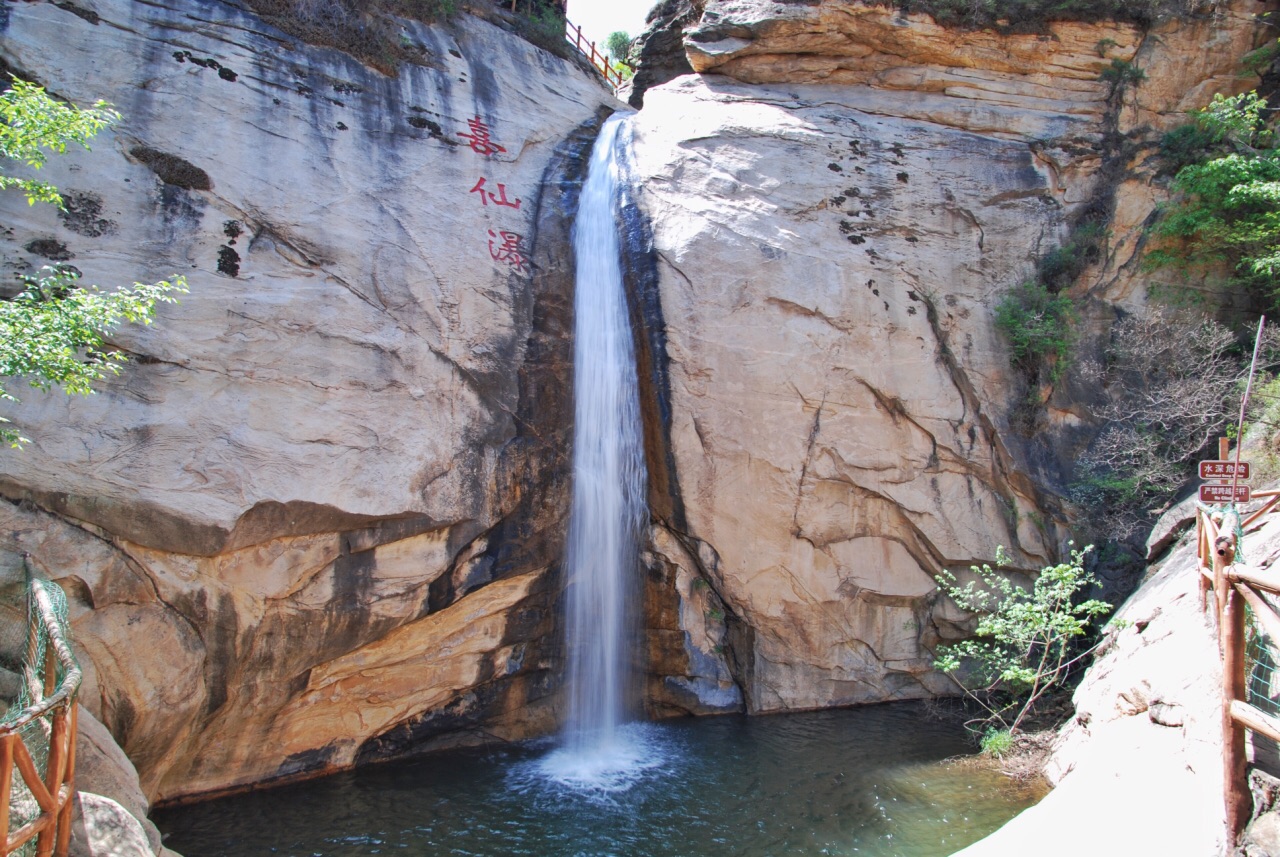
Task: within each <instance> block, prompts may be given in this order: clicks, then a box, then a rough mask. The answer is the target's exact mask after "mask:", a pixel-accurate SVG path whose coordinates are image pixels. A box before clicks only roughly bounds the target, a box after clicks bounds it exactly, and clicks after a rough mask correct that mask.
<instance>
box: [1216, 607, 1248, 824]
mask: <svg viewBox="0 0 1280 857" xmlns="http://www.w3.org/2000/svg"><path fill="white" fill-rule="evenodd" d="M1226 590H1227V591H1226V599H1225V601H1226V605H1225V607H1224V609H1223V612H1222V616H1221V620H1220V622H1219V624H1218V628H1219V633H1220V635H1221V637H1222V763H1223V765H1222V778H1223V782H1222V790H1223V800H1224V803H1225V805H1226V813H1227V833H1228V835H1229V837H1230V841H1231V844H1232V846H1234V845H1235V843H1236V842H1237V841H1239V839H1240V834H1241V833H1243V832H1244V826H1245V824H1246V823H1247V822H1248V820H1249V807H1250V803H1251V801H1250V797H1249V787H1248V786H1249V784H1248V770H1247V760H1246V758H1245V740H1244V739H1245V736H1244V727H1243V726H1241V725H1239V724H1238V723H1236V721H1235V719H1234V718H1233V717H1232V716H1231V703H1232V702H1233V701H1235V700H1237V699H1238V700H1241V701H1244V698H1245V674H1244V601H1243V599H1242V598H1241V597H1240V594H1239V593H1238V592H1236V591H1235V587H1234V586H1231V585H1229V584H1228V585H1227V587H1226Z"/></svg>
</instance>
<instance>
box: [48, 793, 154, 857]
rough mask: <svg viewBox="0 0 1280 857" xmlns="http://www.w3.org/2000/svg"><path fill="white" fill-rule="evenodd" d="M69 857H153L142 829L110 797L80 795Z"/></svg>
mask: <svg viewBox="0 0 1280 857" xmlns="http://www.w3.org/2000/svg"><path fill="white" fill-rule="evenodd" d="M75 802H76V808H75V814H74V816H73V821H72V828H71V847H70V848H69V849H68V851H67V855H68V857H154V855H156V854H158V853H159V851H158V850H157V849H153V848H152V847H151V845H150V844H149V843H148V842H147V836H146V834H145V833H144V832H143V829H142V825H141V824H140V823H139V822H138V819H137V818H135V817H134V816H133V815H132V814H131V813H130V812H129V811H128V810H127V809H125V808H124V807H123V806H121V805H120V804H118V803H116V802H115V801H113V800H112V799H111V798H109V797H103V796H102V795H96V794H93V793H92V792H85V791H82V792H79V793H77V794H76V797H75Z"/></svg>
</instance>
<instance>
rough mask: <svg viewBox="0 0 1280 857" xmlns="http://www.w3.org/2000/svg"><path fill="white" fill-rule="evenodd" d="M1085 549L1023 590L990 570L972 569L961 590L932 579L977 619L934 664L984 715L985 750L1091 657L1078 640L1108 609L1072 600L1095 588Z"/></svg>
mask: <svg viewBox="0 0 1280 857" xmlns="http://www.w3.org/2000/svg"><path fill="white" fill-rule="evenodd" d="M1091 550H1093V546H1092V545H1090V546H1089V547H1086V548H1084V549H1083V550H1074V549H1073V550H1072V551H1071V558H1070V560H1069V561H1067V562H1063V563H1059V564H1058V565H1051V566H1048V567H1046V568H1045V569H1043V570H1042V571H1041V572H1040V574H1039V575H1038V576H1037V577H1036V580H1035V583H1034V584H1033V585H1032V586H1031V587H1029V588H1027V587H1023V586H1019V585H1018V584H1016V583H1014V582H1013V581H1012V580H1011V579H1010V578H1009V577H1008V576H1007V575H1004V574H1001V573H1000V572H998V571H996V570H995V569H993V568H991V566H989V565H982V566H980V567H979V566H973V567H972V569H971V570H972V571H973V574H974V576H975V578H976V579H974V580H970V581H969V582H968V583H966V584H965V585H964V586H960V585H959V582H958V581H957V580H956V577H955V575H953V574H952V573H951V572H948V571H944V572H942V574H940V575H938V584H939V586H940V587H941V589H942V591H943V592H945V593H946V594H947V595H949V596H951V598H952V600H954V601H955V602H956V604H957V605H959V606H960V608H961V609H963V610H967V611H969V612H971V613H977V614H979V615H980V618H979V619H978V627H977V629H976V630H975V631H974V636H973V637H972V638H970V639H968V640H964V641H962V642H959V643H948V644H943V645H941V646H939V647H938V652H937V655H938V657H937V660H935V661H934V666H935V667H936V668H937V669H940V670H942V671H943V672H945V673H947V674H948V675H949V676H951V677H952V678H953V679H954V680H955V681H956V683H957V684H959V685H960V687H961V688H963V689H964V692H965V694H966V695H967V696H968V697H970V698H971V699H973V700H974V701H976V702H977V703H978V704H979V705H981V706H982V708H983V710H984V711H985V712H986V713H985V714H984V716H983V717H981V718H979V721H978V722H979V723H981V724H982V727H984V729H985V732H986V734H985V736H984V739H983V744H984V747H987V746H988V745H990V746H992V747H994V746H997V745H998V744H999V743H1000V741H1001V740H1002V737H1001V736H1007V734H1010V733H1013V732H1016V731H1017V730H1018V727H1019V726H1020V725H1021V724H1022V721H1023V720H1024V719H1025V718H1026V716H1027V714H1028V713H1030V711H1031V710H1032V709H1033V708H1034V707H1035V704H1036V702H1037V701H1038V700H1039V699H1040V698H1041V697H1043V696H1044V695H1045V694H1046V693H1047V692H1049V690H1051V689H1052V688H1054V687H1056V686H1058V685H1059V684H1061V683H1062V681H1063V680H1064V679H1066V677H1067V674H1068V671H1069V670H1070V669H1071V667H1072V666H1073V665H1074V664H1075V663H1077V662H1078V661H1079V660H1080V659H1082V658H1083V657H1085V656H1086V655H1087V654H1088V653H1089V651H1091V650H1089V651H1085V652H1081V651H1080V646H1079V643H1080V639H1081V637H1083V636H1084V634H1085V632H1086V631H1087V630H1088V627H1089V623H1090V622H1091V621H1092V620H1093V619H1094V618H1095V617H1097V616H1101V615H1103V614H1105V613H1108V612H1110V610H1111V605H1110V604H1107V603H1105V602H1102V601H1097V600H1093V599H1090V600H1079V601H1077V599H1078V598H1079V595H1080V593H1081V592H1082V591H1083V590H1084V589H1085V588H1086V587H1088V586H1091V585H1093V584H1094V583H1096V580H1095V579H1094V577H1093V576H1092V575H1091V574H1089V573H1088V572H1087V571H1086V570H1085V568H1084V563H1085V557H1086V556H1087V555H1088V554H1089V552H1090V551H1091ZM1008 562H1009V558H1008V555H1007V554H1006V553H1005V550H1004V548H1003V547H998V548H996V563H997V565H998V566H1006V565H1008Z"/></svg>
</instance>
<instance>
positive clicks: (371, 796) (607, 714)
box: [160, 118, 1038, 857]
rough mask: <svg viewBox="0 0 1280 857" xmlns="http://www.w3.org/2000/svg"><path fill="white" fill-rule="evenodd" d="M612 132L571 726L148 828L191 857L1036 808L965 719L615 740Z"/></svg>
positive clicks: (629, 390) (755, 844)
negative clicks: (980, 749)
mask: <svg viewBox="0 0 1280 857" xmlns="http://www.w3.org/2000/svg"><path fill="white" fill-rule="evenodd" d="M626 143H627V120H625V119H617V118H615V119H611V120H609V122H608V123H607V124H606V125H605V127H604V129H603V130H602V131H601V134H600V137H599V140H598V141H597V143H596V146H595V150H594V154H593V156H592V160H591V169H590V175H589V178H588V180H587V183H586V185H585V187H584V188H583V192H582V197H581V206H580V210H579V215H578V219H577V224H576V226H575V232H574V244H575V251H576V253H577V260H578V281H577V297H576V316H577V320H576V327H577V330H576V337H577V338H576V340H575V342H576V346H575V347H576V360H575V363H576V369H575V375H574V393H575V397H576V399H575V401H576V422H575V429H574V430H575V435H574V489H573V504H572V512H571V521H570V525H569V549H568V554H567V575H568V577H567V580H568V584H569V585H568V590H567V593H566V596H567V601H568V609H567V630H568V640H567V642H568V650H569V675H568V679H569V682H568V684H569V686H568V703H569V716H568V719H567V723H566V725H565V731H564V734H563V735H562V736H561V738H560V740H559V742H558V747H557V748H556V749H554V750H552V751H551V752H548V751H547V744H546V743H544V742H543V741H534V742H530V743H527V744H513V745H507V746H505V747H499V748H487V749H483V750H459V751H453V752H451V753H446V754H443V755H434V756H431V757H425V758H421V759H416V760H409V761H404V762H398V763H392V764H387V765H373V766H370V767H368V768H364V769H362V770H359V771H351V772H347V773H344V774H337V775H335V776H332V777H326V778H324V779H321V780H314V781H311V782H307V783H303V784H301V785H297V786H284V787H282V788H278V789H273V790H269V791H263V792H254V793H252V794H246V795H239V796H235V797H229V798H225V799H222V800H215V801H209V802H206V803H203V804H199V805H196V806H187V807H181V808H175V809H173V810H170V811H168V812H162V813H161V818H160V821H161V826H162V829H164V830H166V834H168V833H170V832H171V833H173V836H172V838H171V839H169V840H167V844H171V845H173V846H174V847H177V848H178V849H179V850H180V851H182V853H184V854H187V855H188V857H258V855H262V854H267V853H273V852H276V851H279V852H281V853H285V852H287V853H294V854H317V855H324V857H367V855H368V854H371V853H374V852H382V853H398V854H405V855H427V854H442V853H446V852H447V853H451V854H463V853H465V854H476V855H497V854H502V855H515V856H516V857H539V855H547V854H580V855H600V854H626V855H629V857H684V855H691V854H697V855H704V857H771V855H777V854H782V853H786V854H795V855H808V857H820V855H832V854H841V855H852V854H857V855H859V857H941V855H944V854H951V853H952V852H954V851H955V850H956V849H957V848H961V847H963V846H965V845H967V844H968V843H970V842H972V841H973V840H975V839H977V838H978V837H979V836H982V835H984V834H985V833H988V832H990V831H992V830H994V829H995V828H996V827H998V826H999V825H1001V824H1003V823H1004V822H1005V821H1006V820H1008V819H1009V817H1010V816H1012V815H1013V814H1014V813H1015V812H1017V811H1018V810H1019V809H1021V808H1022V807H1023V806H1025V805H1027V803H1029V802H1032V801H1033V800H1034V799H1035V797H1038V794H1037V795H1027V794H1023V793H1022V792H1020V791H1017V790H1014V791H1011V790H1010V786H1009V785H1008V781H1007V780H1006V779H1005V778H1004V777H1003V776H1002V775H1001V774H999V773H998V772H996V771H993V770H992V771H988V770H986V769H985V768H982V769H972V768H967V767H963V766H954V765H949V764H947V763H945V762H939V761H937V760H940V759H944V758H946V757H949V756H954V755H956V754H959V753H965V752H971V751H972V747H971V745H970V744H969V743H968V740H967V738H966V736H965V731H964V728H963V726H962V725H961V720H962V719H963V717H962V716H961V715H959V712H957V716H955V717H953V718H944V717H939V716H938V714H937V713H936V711H935V712H934V713H932V714H930V713H928V712H926V711H925V709H924V708H923V707H922V706H920V705H913V704H911V703H892V704H889V705H874V706H867V707H865V708H858V709H850V710H843V711H824V712H814V713H809V714H792V715H788V716H785V717H783V716H778V717H760V718H742V717H709V718H693V719H689V720H681V721H674V722H669V723H638V722H627V714H628V711H629V706H628V704H627V699H628V697H630V696H632V694H631V693H630V691H631V684H632V680H631V678H630V677H629V672H630V671H629V669H628V665H629V664H630V661H631V658H630V652H631V646H632V645H633V644H634V641H635V636H634V635H635V626H636V622H635V620H634V619H633V618H631V611H630V610H629V608H628V605H629V604H632V603H634V597H633V596H635V595H638V594H639V586H638V574H637V571H638V546H639V536H640V535H641V533H642V532H643V526H644V524H645V522H646V508H645V502H644V500H645V480H646V475H645V470H644V458H643V454H642V444H641V440H640V437H641V435H640V418H639V401H638V398H639V397H638V394H637V389H636V380H637V377H636V365H635V354H634V351H635V349H634V347H633V341H632V333H631V327H630V325H629V323H628V313H627V303H626V297H625V295H624V293H623V287H622V276H621V270H620V266H619V259H620V252H619V251H620V247H619V243H620V242H619V238H618V229H617V225H616V224H617V221H616V218H615V212H616V210H617V202H618V195H619V194H618V192H619V183H620V173H621V170H620V168H619V164H618V160H617V156H618V155H619V154H620V153H621V152H623V151H625V149H623V148H622V147H624V146H625V145H626Z"/></svg>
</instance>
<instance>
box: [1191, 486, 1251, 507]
mask: <svg viewBox="0 0 1280 857" xmlns="http://www.w3.org/2000/svg"><path fill="white" fill-rule="evenodd" d="M1200 502H1201V503H1231V502H1233V500H1232V497H1231V486H1230V485H1213V484H1210V485H1201V486H1200ZM1234 502H1236V503H1248V502H1249V486H1248V485H1237V486H1236V496H1235V499H1234Z"/></svg>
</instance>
